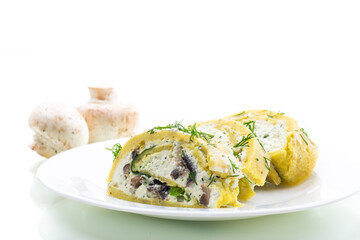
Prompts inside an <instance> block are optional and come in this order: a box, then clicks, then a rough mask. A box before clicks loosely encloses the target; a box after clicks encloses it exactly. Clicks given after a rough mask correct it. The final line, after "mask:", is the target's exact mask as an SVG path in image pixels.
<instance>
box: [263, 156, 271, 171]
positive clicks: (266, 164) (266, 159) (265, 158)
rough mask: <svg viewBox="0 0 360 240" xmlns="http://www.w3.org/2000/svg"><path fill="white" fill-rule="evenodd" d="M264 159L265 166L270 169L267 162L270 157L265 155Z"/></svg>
mask: <svg viewBox="0 0 360 240" xmlns="http://www.w3.org/2000/svg"><path fill="white" fill-rule="evenodd" d="M264 160H265V167H266V168H267V169H268V170H269V171H270V165H269V162H271V161H270V159H269V158H267V157H264Z"/></svg>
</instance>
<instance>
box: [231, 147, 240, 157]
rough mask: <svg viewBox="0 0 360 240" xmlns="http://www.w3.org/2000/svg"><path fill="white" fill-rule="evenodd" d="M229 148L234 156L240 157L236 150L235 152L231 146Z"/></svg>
mask: <svg viewBox="0 0 360 240" xmlns="http://www.w3.org/2000/svg"><path fill="white" fill-rule="evenodd" d="M231 150H232V151H233V154H234V156H235V157H237V158H239V159H240V156H239V154H238V153H236V152H235V150H234V149H233V148H231Z"/></svg>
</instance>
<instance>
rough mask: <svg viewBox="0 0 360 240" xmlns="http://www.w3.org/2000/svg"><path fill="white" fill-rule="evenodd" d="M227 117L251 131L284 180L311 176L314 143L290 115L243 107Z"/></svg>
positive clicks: (289, 181)
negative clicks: (238, 111) (244, 109)
mask: <svg viewBox="0 0 360 240" xmlns="http://www.w3.org/2000/svg"><path fill="white" fill-rule="evenodd" d="M227 118H229V119H233V120H236V121H239V122H241V123H243V124H245V125H246V126H247V127H248V128H249V129H250V130H251V131H253V132H254V134H255V135H256V136H257V138H258V139H259V142H260V143H261V144H262V146H263V148H264V149H265V150H266V151H267V152H268V153H269V156H270V159H271V163H272V164H273V166H275V170H276V172H277V173H278V174H279V176H280V178H281V181H282V183H283V184H285V185H295V184H299V183H301V182H303V181H304V180H305V179H307V178H308V177H309V176H310V174H311V172H312V171H313V169H314V167H315V164H316V161H317V157H318V153H317V147H316V145H315V144H314V143H313V142H312V141H311V140H310V138H309V137H308V135H307V133H306V132H305V131H304V129H303V128H300V127H299V126H298V123H297V122H296V121H295V120H294V119H293V118H291V117H288V116H285V115H284V113H276V112H273V111H268V110H249V111H242V112H240V113H237V114H233V115H231V116H229V117H227Z"/></svg>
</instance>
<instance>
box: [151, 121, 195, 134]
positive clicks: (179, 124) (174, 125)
mask: <svg viewBox="0 0 360 240" xmlns="http://www.w3.org/2000/svg"><path fill="white" fill-rule="evenodd" d="M171 128H176V129H178V130H179V131H182V132H185V133H189V130H188V129H187V128H186V127H184V126H183V125H182V124H181V121H180V122H177V121H175V123H173V124H168V125H166V126H156V127H153V128H152V129H150V130H149V131H148V133H150V134H153V133H155V130H163V129H171Z"/></svg>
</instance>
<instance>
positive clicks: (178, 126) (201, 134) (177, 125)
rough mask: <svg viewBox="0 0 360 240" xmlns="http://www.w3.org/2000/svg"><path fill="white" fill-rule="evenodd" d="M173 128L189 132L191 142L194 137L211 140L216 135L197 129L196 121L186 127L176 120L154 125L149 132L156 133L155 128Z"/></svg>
mask: <svg viewBox="0 0 360 240" xmlns="http://www.w3.org/2000/svg"><path fill="white" fill-rule="evenodd" d="M172 128H176V129H177V130H179V131H181V132H184V133H187V134H190V139H189V142H192V141H193V139H194V138H195V137H197V138H199V137H200V138H203V139H205V140H206V141H207V142H209V141H210V139H212V138H213V137H214V135H212V134H208V133H204V132H201V131H198V130H197V129H196V123H194V125H190V126H189V127H187V128H186V127H184V126H183V125H182V124H181V122H176V121H175V123H174V124H168V125H166V126H157V127H153V128H152V129H150V130H149V131H148V133H150V134H154V133H155V130H163V129H172Z"/></svg>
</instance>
